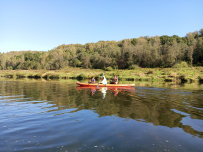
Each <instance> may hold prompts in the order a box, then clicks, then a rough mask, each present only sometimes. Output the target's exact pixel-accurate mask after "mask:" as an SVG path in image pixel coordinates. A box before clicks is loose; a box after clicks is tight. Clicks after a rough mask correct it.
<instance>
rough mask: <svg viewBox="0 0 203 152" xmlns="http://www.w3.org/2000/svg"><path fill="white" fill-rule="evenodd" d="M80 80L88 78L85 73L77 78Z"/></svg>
mask: <svg viewBox="0 0 203 152" xmlns="http://www.w3.org/2000/svg"><path fill="white" fill-rule="evenodd" d="M77 78H78V79H85V78H87V76H86V75H85V74H84V73H81V74H80V75H78V76H77Z"/></svg>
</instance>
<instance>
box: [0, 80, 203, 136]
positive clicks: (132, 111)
mask: <svg viewBox="0 0 203 152" xmlns="http://www.w3.org/2000/svg"><path fill="white" fill-rule="evenodd" d="M181 87H182V86H181ZM0 93H1V98H0V102H1V104H4V106H5V107H6V105H9V106H10V105H11V104H12V103H13V104H14V103H15V104H16V103H18V104H16V105H18V106H20V107H21V106H22V107H21V108H22V109H23V108H29V110H30V111H29V112H33V113H53V114H54V116H55V115H57V116H59V115H64V114H67V113H76V112H79V111H82V110H91V111H94V112H95V113H96V114H98V116H99V117H105V116H115V117H118V118H125V119H126V120H136V121H137V122H145V123H150V124H153V125H154V126H166V127H169V128H181V129H182V130H183V131H184V132H185V133H188V134H190V135H193V136H196V137H198V138H203V126H202V121H203V102H202V101H203V100H202V99H203V92H202V90H201V89H199V90H194V91H191V90H181V89H180V90H178V86H176V89H171V88H160V87H138V86H137V87H132V88H106V87H102V88H84V87H82V88H81V87H76V85H75V82H67V81H63V82H59V81H46V82H42V81H34V82H32V81H31V82H30V81H28V82H26V81H6V82H0ZM28 105H29V106H28ZM31 105H32V106H31ZM26 106H27V107H26ZM1 108H3V107H1ZM14 108H15V107H14ZM22 109H21V110H22ZM33 109H37V110H36V111H33ZM3 110H5V108H4V109H3ZM21 110H19V111H21ZM28 114H29V115H30V113H28ZM8 115H9V114H8ZM19 115H23V112H19V113H18V116H19Z"/></svg>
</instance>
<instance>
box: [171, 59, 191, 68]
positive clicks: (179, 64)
mask: <svg viewBox="0 0 203 152" xmlns="http://www.w3.org/2000/svg"><path fill="white" fill-rule="evenodd" d="M173 68H188V64H187V62H185V61H183V62H181V63H176V64H175V65H174V66H173Z"/></svg>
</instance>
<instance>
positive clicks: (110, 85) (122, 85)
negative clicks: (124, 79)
mask: <svg viewBox="0 0 203 152" xmlns="http://www.w3.org/2000/svg"><path fill="white" fill-rule="evenodd" d="M76 84H77V85H79V86H81V87H97V86H98V87H133V86H134V85H135V84H106V85H103V84H99V85H98V83H80V82H76Z"/></svg>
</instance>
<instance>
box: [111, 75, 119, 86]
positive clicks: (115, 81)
mask: <svg viewBox="0 0 203 152" xmlns="http://www.w3.org/2000/svg"><path fill="white" fill-rule="evenodd" d="M111 84H118V77H117V76H116V75H115V76H114V78H113V81H111Z"/></svg>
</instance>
